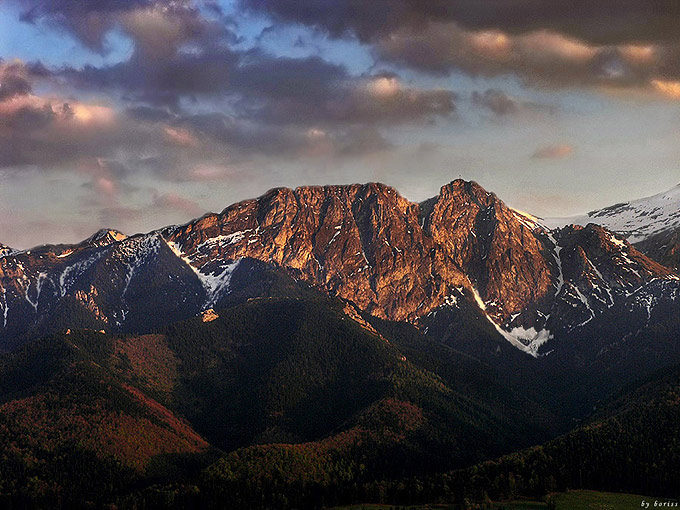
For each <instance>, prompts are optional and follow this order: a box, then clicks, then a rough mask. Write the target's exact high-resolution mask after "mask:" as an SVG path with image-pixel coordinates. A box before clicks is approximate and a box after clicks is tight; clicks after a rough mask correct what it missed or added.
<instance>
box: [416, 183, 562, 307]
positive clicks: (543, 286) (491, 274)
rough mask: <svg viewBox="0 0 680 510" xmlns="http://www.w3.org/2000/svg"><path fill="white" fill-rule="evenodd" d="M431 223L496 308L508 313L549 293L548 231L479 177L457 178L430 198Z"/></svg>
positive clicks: (449, 254)
mask: <svg viewBox="0 0 680 510" xmlns="http://www.w3.org/2000/svg"><path fill="white" fill-rule="evenodd" d="M429 205H430V207H431V212H430V213H429V215H428V217H427V218H426V219H425V222H424V224H425V228H426V229H427V231H428V233H429V234H430V235H431V236H432V238H433V239H434V241H435V243H436V244H437V245H438V246H439V247H440V248H441V250H442V251H443V255H444V257H445V261H446V263H449V264H450V263H452V264H454V265H455V266H457V267H458V268H460V269H461V270H462V272H464V273H465V274H466V275H467V276H468V277H469V278H470V279H471V280H472V284H473V285H474V286H475V288H476V290H477V291H478V292H479V294H480V296H481V298H482V299H483V300H484V301H485V302H487V303H489V304H490V312H491V313H492V314H494V315H496V316H497V317H501V318H502V317H505V316H507V315H509V314H512V313H515V312H517V311H518V310H520V309H522V308H524V307H525V306H526V305H527V304H528V303H529V302H532V301H535V300H536V299H538V298H540V297H542V296H544V295H546V294H547V293H548V292H549V289H550V287H551V285H552V283H553V281H554V280H555V279H556V267H555V262H554V260H553V257H551V256H550V255H548V256H546V251H550V250H551V249H552V247H551V246H550V242H549V240H548V238H547V237H546V233H545V232H542V231H540V230H535V229H532V228H530V226H528V225H527V222H526V221H525V219H524V218H523V217H522V216H521V215H520V214H518V213H517V212H515V211H514V210H513V209H511V208H509V207H508V206H507V205H505V203H503V201H502V200H500V199H499V198H498V197H496V195H495V194H493V193H489V192H487V191H486V190H485V189H484V188H482V187H481V186H480V185H479V184H477V183H476V182H468V181H463V180H460V179H459V180H455V181H453V182H451V183H450V184H448V185H446V186H444V187H442V188H441V192H440V194H439V196H438V197H436V199H434V200H433V201H432V202H431V203H430V204H429Z"/></svg>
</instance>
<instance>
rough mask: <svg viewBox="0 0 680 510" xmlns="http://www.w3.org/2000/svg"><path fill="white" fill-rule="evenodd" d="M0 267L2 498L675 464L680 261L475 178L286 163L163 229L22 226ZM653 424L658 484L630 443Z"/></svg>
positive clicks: (621, 477)
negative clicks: (69, 230) (59, 234)
mask: <svg viewBox="0 0 680 510" xmlns="http://www.w3.org/2000/svg"><path fill="white" fill-rule="evenodd" d="M0 289H1V292H0V309H1V310H2V319H1V320H0V323H1V324H2V328H1V329H0V341H1V342H2V350H3V351H5V352H4V353H0V441H1V442H2V444H3V445H7V447H5V448H3V449H2V451H0V461H1V462H0V506H8V507H9V506H11V507H13V508H14V507H17V508H41V507H61V508H88V507H105V506H107V505H108V506H109V507H110V506H111V505H115V506H116V507H117V508H157V507H162V508H173V507H174V508H187V507H193V508H224V507H233V508H320V507H322V506H326V507H328V506H333V505H337V504H345V503H347V504H349V503H356V502H363V501H375V502H389V503H394V504H410V503H412V502H416V501H423V502H428V503H430V502H435V501H437V502H441V501H445V502H453V503H455V504H457V505H458V506H461V507H471V506H472V505H473V504H472V503H471V502H473V501H482V502H484V501H485V500H486V497H487V496H488V495H489V494H493V497H514V496H542V495H543V494H545V493H546V492H548V491H551V490H556V489H559V490H562V489H566V488H568V487H574V486H579V487H589V488H595V489H598V488H599V489H616V490H619V489H621V488H626V486H627V485H631V487H635V488H638V487H639V490H640V491H641V492H646V493H647V492H648V493H654V494H660V495H667V494H668V493H670V492H671V489H672V488H673V487H674V485H673V480H674V479H672V478H670V477H671V476H675V471H674V470H673V469H672V467H669V466H672V465H677V464H678V460H680V459H678V453H677V451H676V450H677V449H676V445H675V443H673V438H674V437H675V436H676V435H677V434H676V430H675V428H674V425H673V423H676V422H677V420H676V414H677V405H676V404H677V395H676V393H677V388H676V387H675V386H677V381H676V379H673V377H674V375H673V374H675V373H676V368H674V367H676V366H680V342H678V333H677V332H678V331H679V330H680V299H678V295H679V293H680V281H679V279H678V276H677V275H676V273H675V272H673V270H672V269H670V268H668V267H666V266H663V265H661V264H659V263H658V262H655V261H654V260H652V259H651V258H649V257H648V256H646V255H645V254H643V253H641V252H640V251H639V250H638V249H637V248H636V247H635V246H634V245H632V244H630V242H629V241H627V240H626V239H625V238H624V237H623V236H622V235H620V234H617V233H613V232H611V231H610V230H607V229H606V228H604V227H602V226H599V225H596V224H593V223H589V224H587V225H585V226H579V225H567V226H563V227H561V228H553V229H549V228H548V227H546V226H545V224H544V222H542V221H541V220H539V219H537V218H535V217H533V216H531V215H528V214H526V213H522V212H519V211H516V210H513V209H512V208H510V207H508V206H507V205H506V204H505V203H504V202H503V201H502V200H500V199H499V198H498V197H497V196H496V195H494V194H493V193H490V192H487V191H486V190H484V189H483V188H482V187H480V186H479V185H478V184H476V183H474V182H466V181H462V180H457V181H453V182H452V183H450V184H448V185H446V186H443V187H442V188H441V190H440V193H439V194H438V195H437V196H436V197H433V198H431V199H429V200H426V201H424V202H422V203H413V202H409V201H408V200H406V199H405V198H403V197H401V196H400V195H399V194H398V193H397V192H396V190H394V189H392V188H390V187H388V186H385V185H382V184H375V183H372V184H365V185H358V184H357V185H348V186H324V187H303V188H297V189H294V190H291V189H285V188H280V189H275V190H271V191H269V192H268V193H266V194H265V195H263V196H261V197H259V198H256V199H251V200H246V201H243V202H240V203H237V204H234V205H232V206H229V207H227V208H226V209H225V210H224V211H222V212H221V213H210V214H207V215H205V216H203V217H202V218H199V219H197V220H194V221H191V222H189V223H187V224H185V225H177V226H170V227H167V228H163V229H160V230H157V231H153V232H150V233H147V234H137V235H133V236H129V237H128V236H125V235H124V234H122V233H120V232H117V231H114V230H111V229H105V230H102V231H99V232H97V233H96V234H95V235H93V236H91V237H90V238H88V239H86V240H84V241H83V242H81V243H77V244H70V245H47V246H41V247H37V248H33V249H31V250H25V251H16V250H9V249H7V250H5V251H3V253H2V255H0ZM659 371H662V372H663V374H662V375H661V376H659V375H658V373H659ZM655 374H656V375H655ZM665 376H668V377H669V378H664V377H665ZM669 420H670V421H672V423H669ZM536 445H543V446H536ZM527 447H531V448H530V449H529V450H522V449H524V448H527ZM645 448H649V449H652V450H654V453H653V454H652V455H651V456H649V459H650V462H649V467H648V468H645V470H644V475H645V478H644V482H640V483H645V484H646V485H640V486H638V485H635V484H634V477H635V474H636V473H637V472H638V471H639V470H637V471H636V469H637V468H636V467H635V466H636V463H639V461H638V460H637V459H633V458H630V457H627V455H628V453H626V452H629V451H632V452H636V454H637V455H638V456H640V458H642V457H643V456H644V450H645ZM619 451H621V452H623V453H617V452H619ZM512 452H516V453H512ZM666 454H667V455H668V458H665V457H664V455H666ZM508 455H509V456H508ZM494 458H495V459H498V460H496V461H493V460H492V459H494ZM645 458H647V457H645ZM580 459H587V460H588V462H589V465H592V469H590V470H583V469H582V468H581V467H580ZM562 461H564V462H563V463H562ZM480 462H481V463H482V464H480ZM561 463H562V464H561ZM471 466H472V467H471ZM612 466H613V468H612ZM619 467H621V469H619ZM598 472H601V473H603V475H602V476H601V477H600V478H598V474H597V473H598ZM640 472H642V471H640ZM664 473H667V474H664ZM102 480H104V481H105V483H102ZM513 480H514V481H513ZM576 480H578V483H577V482H576ZM97 481H98V483H97ZM635 483H637V482H635ZM93 487H95V488H94V489H93ZM485 487H491V488H490V489H489V488H485ZM485 490H486V491H487V492H486V493H485V492H484V491H485ZM484 504H485V503H484Z"/></svg>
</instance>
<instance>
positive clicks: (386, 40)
mask: <svg viewBox="0 0 680 510" xmlns="http://www.w3.org/2000/svg"><path fill="white" fill-rule="evenodd" d="M241 5H242V6H244V7H245V8H247V9H250V10H253V11H256V12H259V13H265V14H267V15H269V16H270V17H272V18H274V19H275V20H279V21H283V22H290V23H302V24H305V25H308V26H312V27H315V28H317V29H321V30H323V31H325V32H327V33H328V34H330V35H331V36H333V37H346V36H351V37H357V38H358V39H359V41H361V42H363V43H365V44H369V45H371V46H372V47H373V49H374V52H375V54H376V56H377V57H378V58H380V59H382V60H383V61H386V62H391V63H396V64H399V65H402V66H405V67H409V68H413V69H418V70H420V71H423V72H427V73H431V74H435V75H446V74H448V73H450V72H452V71H454V70H458V71H463V72H465V73H467V74H469V75H472V76H484V77H494V76H502V75H507V74H515V75H517V76H519V77H520V78H521V79H522V80H524V81H525V82H526V83H528V84H531V85H532V86H540V87H546V86H549V87H572V86H580V87H597V86H602V87H612V86H614V87H621V88H632V89H646V88H651V89H653V88H654V87H652V86H651V85H650V84H651V83H652V80H662V81H669V80H676V81H677V80H678V79H680V59H679V58H678V57H679V56H680V33H679V32H678V30H677V27H678V26H680V9H678V6H677V2H675V1H674V0H660V1H658V2H654V5H653V6H651V5H650V4H649V2H647V1H645V0H626V1H625V2H623V3H622V2H618V1H616V2H615V1H614V0H605V1H604V2H589V1H587V0H578V1H576V2H573V1H569V2H567V1H566V0H555V1H550V2H546V1H543V0H508V1H485V2H479V1H476V0H463V1H460V2H449V1H446V0H433V1H428V2H417V1H413V0H385V1H380V2H370V3H367V2H363V1H361V0H344V1H341V2H335V1H331V0H326V1H320V2H315V5H314V6H312V7H310V6H308V5H307V4H305V5H302V4H300V3H299V2H295V1H293V0H283V1H280V0H277V1H273V0H241Z"/></svg>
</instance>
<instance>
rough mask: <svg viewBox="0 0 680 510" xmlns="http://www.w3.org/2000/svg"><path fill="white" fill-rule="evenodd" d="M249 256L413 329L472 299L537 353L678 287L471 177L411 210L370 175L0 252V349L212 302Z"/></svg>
mask: <svg viewBox="0 0 680 510" xmlns="http://www.w3.org/2000/svg"><path fill="white" fill-rule="evenodd" d="M249 261H250V262H249ZM255 261H259V263H260V264H264V265H266V266H275V267H282V268H285V269H286V270H287V271H288V272H289V274H291V275H293V276H294V277H296V278H301V279H303V280H304V281H306V282H308V283H309V284H311V285H313V286H315V287H317V288H320V289H324V290H325V291H326V292H328V293H329V294H330V295H332V296H337V297H340V298H343V299H346V300H348V301H351V302H352V303H353V304H354V305H356V306H357V307H358V308H359V309H360V310H362V311H364V312H366V313H368V314H369V315H372V316H376V317H378V318H384V319H389V320H400V321H401V320H405V321H408V322H411V323H413V324H416V325H418V324H420V323H421V322H423V321H425V320H426V317H428V315H429V314H431V313H434V312H435V311H437V310H438V309H440V308H441V307H450V306H451V304H452V303H454V302H456V301H457V300H458V299H461V298H464V299H469V300H473V301H474V302H476V303H477V305H478V306H479V307H480V308H481V309H482V310H483V312H484V316H485V317H486V319H487V320H488V321H489V322H490V324H492V325H493V326H494V328H495V329H496V330H497V331H498V333H499V334H500V335H502V336H503V337H504V338H505V339H506V340H507V341H508V342H510V343H511V344H512V345H514V346H515V347H517V348H518V349H520V350H522V351H525V352H527V353H529V354H531V355H534V356H536V355H538V354H539V353H540V352H544V351H545V350H546V346H545V344H546V342H548V341H549V340H553V339H556V338H558V337H560V336H563V335H565V334H568V333H571V332H573V331H574V330H575V329H579V328H581V327H582V326H584V325H585V324H587V323H589V322H590V321H592V320H593V319H594V318H596V317H598V316H599V315H600V314H601V313H603V312H604V311H605V310H608V309H611V308H617V309H621V308H626V307H633V308H635V307H639V306H644V303H647V302H652V301H653V302H656V301H657V297H658V296H657V294H658V292H665V293H667V294H668V293H670V294H672V293H673V292H675V290H674V289H676V288H677V287H678V279H677V276H676V275H675V274H674V273H673V272H672V271H671V270H670V269H668V268H666V267H664V266H662V265H660V264H658V263H655V262H653V261H652V260H650V259H648V258H647V257H645V256H644V255H642V254H641V253H640V252H638V251H637V250H636V249H635V248H633V247H632V246H631V245H629V244H628V243H626V242H625V241H623V240H622V239H620V238H618V237H616V236H615V235H613V234H611V233H609V232H607V231H605V230H604V229H601V228H600V229H598V228H597V227H594V226H587V227H585V228H583V229H579V228H574V227H567V228H563V229H559V230H553V231H551V230H548V229H547V228H545V227H543V226H542V225H541V224H540V223H539V222H537V221H535V219H532V217H530V216H528V215H525V214H523V213H520V212H518V211H515V210H513V209H511V208H509V207H508V206H507V205H505V204H504V203H503V201H502V200H500V199H499V198H498V197H496V195H494V194H493V193H489V192H487V191H486V190H484V189H483V188H482V187H480V186H479V185H478V184H476V183H474V182H466V181H462V180H456V181H453V182H452V183H450V184H448V185H446V186H444V187H442V189H441V191H440V193H439V195H438V196H436V197H433V198H432V199H430V200H427V201H425V202H423V203H420V204H418V203H412V202H409V201H408V200H406V199H405V198H403V197H401V196H400V195H399V194H398V193H397V192H396V190H394V189H392V188H390V187H388V186H385V185H382V184H376V183H371V184H366V185H348V186H325V187H303V188H297V189H295V190H291V189H286V188H279V189H274V190H271V191H270V192H268V193H267V194H265V195H263V196H262V197H259V198H257V199H252V200H246V201H244V202H240V203H237V204H234V205H232V206H230V207H228V208H226V209H225V210H224V211H222V212H221V213H219V214H214V213H211V214H207V215H205V216H204V217H202V218H200V219H198V220H195V221H192V222H190V223H188V224H186V225H181V226H172V227H168V228H165V229H161V230H158V231H154V232H151V233H148V234H138V235H135V236H132V237H125V236H124V235H123V234H120V233H118V232H115V231H111V230H104V231H100V232H98V233H97V234H95V235H94V236H92V237H91V238H89V239H87V240H86V241H84V242H82V243H80V244H76V245H57V246H43V247H39V248H35V249H33V250H28V251H23V252H17V253H11V254H6V255H4V256H2V258H0V285H1V286H2V302H1V303H0V306H1V307H2V309H3V320H2V329H1V330H0V339H2V342H3V345H4V346H5V348H11V347H12V346H13V345H18V344H20V343H21V342H23V341H26V340H27V339H28V338H31V337H35V336H39V335H41V334H44V333H47V332H49V331H54V330H56V329H58V328H62V329H64V328H68V327H89V328H93V329H104V330H105V331H112V332H133V331H134V332H143V331H148V330H150V328H153V327H156V326H160V325H163V324H167V323H169V322H172V321H175V320H181V319H185V318H188V317H191V316H194V315H196V314H197V313H199V312H201V311H203V310H205V309H208V308H214V307H219V306H222V305H223V304H224V300H225V299H228V298H229V296H230V295H231V294H233V293H237V294H238V292H239V289H238V288H237V287H238V285H236V283H235V282H237V281H238V282H242V283H244V284H245V283H247V281H248V279H244V278H241V277H239V275H243V274H244V273H252V272H256V269H254V268H255V265H254V264H255ZM658 282H663V283H662V284H660V283H658ZM660 286H662V287H663V290H660V289H659V287H660ZM641 303H643V305H641Z"/></svg>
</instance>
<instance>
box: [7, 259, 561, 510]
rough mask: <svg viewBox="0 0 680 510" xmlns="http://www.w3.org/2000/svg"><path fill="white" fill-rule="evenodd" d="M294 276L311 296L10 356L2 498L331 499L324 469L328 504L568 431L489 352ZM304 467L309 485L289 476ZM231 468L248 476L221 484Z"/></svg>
mask: <svg viewBox="0 0 680 510" xmlns="http://www.w3.org/2000/svg"><path fill="white" fill-rule="evenodd" d="M272 271H274V272H276V270H272ZM281 278H282V279H284V280H285V279H288V278H289V277H286V276H281ZM286 284H287V285H289V286H290V287H289V288H292V287H298V288H299V294H298V297H269V298H264V297H262V298H255V299H245V300H243V301H242V302H241V303H239V304H235V305H233V306H231V307H229V308H226V309H219V310H217V311H211V312H210V313H206V314H202V315H201V316H199V317H195V318H192V319H189V320H188V321H182V322H178V323H175V324H173V325H170V326H168V327H165V328H161V329H159V330H158V331H157V332H156V333H155V334H148V335H125V336H115V335H108V334H105V333H100V332H94V331H75V330H72V331H69V332H66V333H59V334H55V335H52V336H49V337H45V338H43V339H40V340H36V341H33V342H30V343H28V344H26V345H24V346H23V347H21V348H19V349H17V350H15V351H13V352H11V353H6V354H4V355H2V356H0V440H1V441H2V444H4V445H10V446H9V447H8V448H4V449H3V451H2V452H0V460H2V462H0V501H3V503H4V506H10V505H13V506H14V507H16V506H18V507H28V508H33V507H60V508H87V507H91V506H96V507H102V506H105V505H106V504H115V505H117V507H119V508H139V507H143V508H147V507H150V506H153V505H152V504H151V502H152V501H154V499H153V498H154V497H155V496H154V494H156V491H158V492H160V493H164V494H166V496H165V497H166V498H168V497H170V496H172V497H173V498H175V497H176V498H177V499H178V500H181V497H183V496H182V494H184V493H185V492H186V493H188V494H185V496H186V497H187V498H189V499H191V498H194V499H199V498H200V500H199V501H198V502H194V507H197V508H204V507H206V505H209V503H210V502H211V501H213V504H212V505H209V506H214V507H216V508H224V507H225V506H226V507H229V504H228V503H233V507H241V508H243V507H252V508H257V507H263V506H265V507H266V505H267V504H269V505H271V507H274V508H288V507H290V506H294V505H296V503H299V504H303V503H305V506H319V504H320V501H321V500H316V501H315V498H317V497H318V495H319V494H314V493H313V491H312V492H308V489H309V488H310V487H313V486H315V485H316V484H317V483H318V481H319V480H320V479H321V478H325V479H326V487H328V484H332V485H334V486H335V487H336V489H334V491H335V493H336V496H332V495H329V494H326V495H324V498H326V501H328V502H333V501H351V500H352V499H351V498H352V492H351V491H350V490H348V492H347V493H346V494H345V495H342V494H341V493H338V491H341V490H343V488H348V487H349V486H351V485H352V484H355V485H356V484H359V483H366V482H368V481H371V480H376V479H380V478H382V477H384V476H389V477H395V476H396V477H400V476H409V475H413V474H416V473H419V472H430V473H435V472H437V471H441V470H446V469H451V468H453V467H461V466H464V465H467V464H469V463H471V462H477V461H479V460H482V459H484V458H487V457H489V456H494V455H498V454H500V453H503V452H506V451H509V450H511V449H513V448H517V447H521V446H527V445H529V444H531V441H532V440H534V439H535V438H544V439H545V438H548V437H551V436H552V435H554V434H555V430H554V429H553V426H554V420H555V419H554V416H553V415H552V413H551V412H550V411H549V410H547V409H544V408H543V407H541V406H539V405H537V404H536V403H533V402H532V401H531V399H529V398H526V397H524V396H523V395H522V394H521V393H519V392H513V391H510V390H509V389H508V387H507V383H506V382H501V381H498V380H497V379H496V377H495V376H494V375H493V373H490V371H491V372H492V371H493V369H491V368H490V367H488V366H485V365H484V364H483V363H480V362H478V361H476V360H474V359H471V358H469V357H468V356H465V355H463V354H460V353H457V352H456V351H453V350H451V349H448V348H445V347H440V346H438V345H437V344H436V343H434V342H431V341H428V340H427V339H426V338H424V337H423V336H422V335H421V334H420V333H419V332H418V331H417V330H415V329H414V328H412V327H410V326H408V325H405V324H400V325H399V324H397V323H395V324H393V326H391V327H390V326H389V325H388V324H387V323H385V324H382V327H381V329H382V332H381V333H379V332H378V331H377V330H375V329H373V328H372V326H370V324H368V323H366V322H364V321H362V320H360V317H359V316H358V315H357V314H356V312H353V313H352V312H350V311H348V310H347V305H346V303H344V302H342V301H339V300H332V299H329V298H328V297H326V296H324V295H323V294H322V293H320V292H318V291H314V290H310V289H308V288H307V287H306V285H304V284H302V283H299V282H295V281H294V280H292V279H288V281H287V283H286ZM348 313H349V314H350V315H352V316H355V317H356V319H352V318H351V316H350V315H348ZM390 328H392V329H390ZM403 328H406V330H404V329H403ZM388 333H389V338H388V337H387V336H385V335H386V334H388ZM409 346H410V347H409ZM414 347H415V349H414ZM411 353H413V354H414V359H413V361H411V360H410V359H409V358H410V356H411ZM428 353H430V354H428ZM434 353H436V354H437V357H438V358H440V359H443V356H445V359H446V360H447V361H446V366H448V367H449V370H448V371H447V370H445V369H444V367H442V366H440V367H437V366H435V365H432V363H431V361H428V359H429V357H430V356H432V354H434ZM458 370H464V371H465V373H466V375H465V376H464V377H461V376H460V375H461V374H456V372H457V371H458ZM438 372H440V373H441V375H440V374H439V373H438ZM511 384H513V383H511ZM291 461H293V462H297V461H299V462H300V463H299V464H298V466H297V467H296V468H294V469H292V470H291V471H290V472H288V471H284V472H282V471H280V470H281V469H285V470H288V469H290V468H291V466H290V465H289V462H291ZM213 463H216V464H215V465H214V466H213V467H211V465H212V464H213ZM229 466H231V467H233V468H234V470H235V471H233V472H231V471H228V470H227V469H228V468H229ZM307 468H309V471H308V472H306V473H305V475H304V476H307V477H308V481H309V485H308V486H305V487H304V488H303V489H301V490H298V489H292V490H291V487H290V486H288V485H287V483H288V482H287V481H288V480H291V481H292V480H295V477H296V476H298V474H299V473H300V472H301V471H300V470H305V469H307ZM203 469H206V470H207V471H206V472H205V473H202V470H203ZM277 470H278V474H274V471H277ZM229 473H231V474H229ZM269 475H271V478H269ZM224 476H228V477H231V478H230V479H229V480H226V481H227V482H229V483H230V484H231V486H232V487H233V486H238V487H240V489H238V490H235V491H233V492H231V493H230V494H228V495H227V496H224V497H222V496H215V495H219V494H221V492H222V490H223V489H222V485H221V484H222V483H223V482H224V481H225V480H224V478H223V477H224ZM280 476H283V477H284V478H283V479H281V478H279V477H280ZM211 477H213V478H214V477H219V479H214V481H212V482H211V481H210V479H211ZM319 477H321V478H319ZM158 483H163V484H169V486H165V487H163V488H162V489H158V487H156V485H155V484H158ZM291 483H294V482H291ZM253 484H260V485H259V486H257V487H256V486H255V485H253ZM262 484H263V485H265V486H270V484H273V485H271V492H269V491H267V496H266V499H262ZM322 485H323V484H322ZM199 488H200V490H199ZM142 489H144V490H142ZM251 490H254V493H250V495H249V494H248V491H251ZM327 490H328V488H326V489H324V491H327ZM140 491H141V493H140ZM355 492H356V491H355ZM281 495H284V497H285V498H286V500H285V501H284V500H282V499H279V498H281ZM251 496H252V497H254V498H255V499H253V500H251V499H250V498H251ZM258 497H259V498H260V499H259V500H258ZM270 497H271V498H273V500H272V499H269V498H270ZM213 498H217V502H215V500H213ZM296 498H297V499H296ZM334 498H336V499H334ZM142 503H145V504H142ZM156 506H159V507H164V508H167V507H168V506H171V505H169V503H168V502H167V500H166V503H164V504H161V503H157V504H156ZM178 507H180V508H181V507H184V504H182V503H179V502H178Z"/></svg>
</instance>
